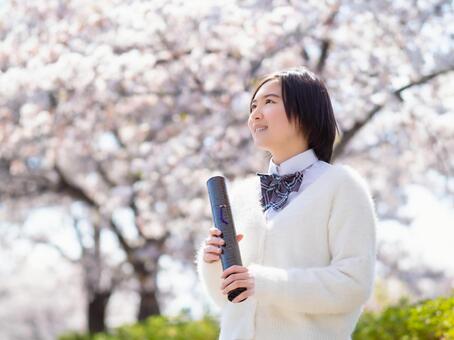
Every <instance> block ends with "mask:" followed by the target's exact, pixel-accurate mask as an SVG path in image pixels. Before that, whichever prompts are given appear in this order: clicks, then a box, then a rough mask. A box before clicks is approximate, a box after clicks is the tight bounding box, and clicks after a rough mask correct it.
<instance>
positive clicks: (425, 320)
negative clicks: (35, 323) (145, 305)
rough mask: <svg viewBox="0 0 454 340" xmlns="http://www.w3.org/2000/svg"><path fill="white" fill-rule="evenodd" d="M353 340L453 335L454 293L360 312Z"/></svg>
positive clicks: (123, 330)
mask: <svg viewBox="0 0 454 340" xmlns="http://www.w3.org/2000/svg"><path fill="white" fill-rule="evenodd" d="M218 335H219V324H218V321H217V320H216V319H215V318H214V317H212V316H210V315H206V316H205V317H204V318H203V319H201V320H191V319H189V317H188V316H186V315H182V314H180V315H179V316H177V317H173V318H170V317H166V316H152V317H150V318H148V319H147V320H145V321H144V322H143V323H137V324H133V325H127V326H122V327H119V328H117V329H115V330H113V331H112V332H110V333H98V334H95V335H94V336H91V337H90V336H89V335H86V334H85V335H84V334H77V333H71V334H66V335H63V336H61V337H60V340H142V339H147V340H155V339H156V340H158V339H159V340H162V339H172V340H180V339H182V340H183V339H193V340H198V339H201V340H202V339H203V340H209V339H217V337H218ZM352 338H353V340H359V339H360V340H419V339H424V340H432V339H433V340H435V339H443V340H450V339H454V295H453V296H451V297H439V298H436V299H432V300H423V301H419V302H417V303H414V304H411V303H410V302H409V300H408V299H407V298H402V299H400V300H399V302H398V304H396V305H394V306H391V307H388V308H386V309H385V310H383V311H382V312H379V313H373V312H366V313H364V314H363V315H362V316H361V318H360V320H359V322H358V325H357V327H356V330H355V332H354V334H353V337H352Z"/></svg>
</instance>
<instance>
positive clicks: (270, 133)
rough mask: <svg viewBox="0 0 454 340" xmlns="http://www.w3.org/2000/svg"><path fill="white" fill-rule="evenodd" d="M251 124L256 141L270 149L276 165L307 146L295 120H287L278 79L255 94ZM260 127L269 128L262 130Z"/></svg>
mask: <svg viewBox="0 0 454 340" xmlns="http://www.w3.org/2000/svg"><path fill="white" fill-rule="evenodd" d="M248 127H249V130H250V131H251V134H252V137H253V139H254V144H255V145H256V146H257V147H258V148H261V149H264V150H267V151H269V152H271V154H272V155H273V161H274V162H275V163H277V164H280V163H281V162H283V161H284V160H286V159H288V158H290V157H291V156H293V155H295V154H297V153H299V152H302V151H304V150H305V149H307V145H306V144H305V139H304V138H303V137H302V134H301V132H300V131H299V129H298V128H297V125H296V123H295V122H292V123H290V122H289V120H288V119H287V115H286V114H285V108H284V102H283V100H282V91H281V83H280V81H279V80H278V79H275V80H270V81H268V82H266V83H265V84H263V85H262V86H261V87H260V89H259V90H258V91H257V93H256V94H255V97H254V99H253V101H252V104H251V112H250V115H249V119H248ZM259 127H266V128H265V130H261V129H258V128H259ZM257 129H258V130H257Z"/></svg>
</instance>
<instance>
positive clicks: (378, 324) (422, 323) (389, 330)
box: [353, 295, 454, 340]
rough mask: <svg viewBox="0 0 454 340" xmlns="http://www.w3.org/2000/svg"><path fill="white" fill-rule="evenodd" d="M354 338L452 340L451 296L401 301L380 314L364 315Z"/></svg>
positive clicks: (453, 315) (453, 307) (453, 305)
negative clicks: (413, 302)
mask: <svg viewBox="0 0 454 340" xmlns="http://www.w3.org/2000/svg"><path fill="white" fill-rule="evenodd" d="M353 339H361V340H374V339H380V340H398V339H399V340H417V339H424V340H431V339H444V340H448V339H454V295H453V296H451V297H448V298H446V297H439V298H436V299H433V300H423V301H420V302H418V303H415V304H410V303H409V301H408V299H407V298H402V299H401V300H400V301H399V303H398V304H397V305H395V306H391V307H388V308H386V309H385V310H384V311H382V312H381V313H378V314H374V313H372V312H367V313H364V314H363V315H362V316H361V318H360V320H359V322H358V325H357V327H356V330H355V332H354V334H353Z"/></svg>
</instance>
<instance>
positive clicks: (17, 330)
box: [0, 0, 454, 339]
mask: <svg viewBox="0 0 454 340" xmlns="http://www.w3.org/2000/svg"><path fill="white" fill-rule="evenodd" d="M453 22H454V5H453V2H452V1H436V0H427V1H419V0H418V1H417V0H413V1H403V0H398V1H378V0H377V1H340V0H339V1H334V0H333V1H320V0H313V1H290V0H288V1H278V0H275V1H271V0H269V1H268V0H263V1H260V0H255V1H252V0H251V1H246V0H245V1H240V0H237V1H174V0H171V1H169V0H167V1H138V0H137V1H136V0H129V1H118V0H97V1H91V0H90V1H89V0H77V1H76V0H74V1H70V0H66V1H65V0H42V1H32V0H30V1H26V0H22V1H12V0H0V306H1V308H0V338H1V339H56V338H58V336H59V335H60V334H63V333H65V332H68V331H78V332H87V331H89V330H90V331H92V332H95V331H101V330H105V329H112V328H114V327H118V326H120V325H124V324H131V323H134V322H136V321H138V320H144V319H146V318H147V317H149V316H152V315H169V316H171V315H177V314H178V313H181V312H182V311H183V312H184V313H186V314H187V315H190V316H191V317H192V318H194V319H198V318H201V317H202V316H203V315H206V314H211V315H215V316H216V315H218V314H217V313H218V312H219V311H217V310H216V309H215V308H214V306H213V305H211V304H210V302H209V301H208V300H207V297H206V296H205V295H204V294H203V292H202V290H201V287H200V284H199V283H198V281H197V277H196V272H195V264H194V256H195V250H196V249H197V247H198V246H199V244H200V243H201V242H202V240H203V239H204V238H206V237H207V235H208V229H209V227H211V226H212V220H211V212H210V207H209V201H208V196H207V192H206V180H207V179H208V178H209V177H211V176H213V175H215V174H218V173H222V174H224V175H225V176H226V177H227V178H228V179H230V180H241V179H242V178H244V177H246V176H251V175H254V174H255V172H256V171H263V170H266V169H267V167H268V160H269V157H268V155H267V154H266V153H265V152H264V151H261V150H259V149H257V148H255V146H254V144H253V140H252V137H251V136H250V134H249V130H248V128H247V118H248V114H249V112H248V101H249V100H250V95H251V90H252V87H253V85H254V83H255V81H257V79H258V78H259V77H260V76H262V75H264V74H265V73H267V72H270V71H276V70H279V69H282V68H286V67H293V66H298V65H305V66H307V67H309V68H310V69H311V70H313V71H314V72H316V73H318V74H319V75H320V76H321V77H322V78H323V79H324V81H325V82H326V84H327V87H328V89H329V92H330V95H331V99H332V102H333V106H334V111H335V114H336V117H337V120H338V123H339V126H340V128H341V131H342V134H341V135H340V136H339V138H338V140H336V145H335V152H334V159H333V162H334V163H344V164H348V165H350V166H352V167H354V168H355V169H357V170H358V172H360V173H361V174H362V175H363V176H364V177H365V178H366V179H367V181H368V184H369V186H370V189H371V192H372V195H373V198H374V201H375V203H376V209H377V214H378V217H379V219H380V221H379V225H378V229H377V238H378V239H377V242H378V254H377V257H378V262H379V263H378V266H377V280H376V284H375V288H374V293H373V297H372V298H371V299H370V301H369V302H368V304H367V305H366V310H370V311H378V310H382V309H383V308H385V307H386V306H389V305H392V304H393V303H396V301H397V300H398V299H399V298H401V297H402V296H406V297H408V298H409V299H411V301H419V300H421V299H427V298H435V297H439V296H450V295H452V294H453V289H454V261H453V259H454V248H453V244H454V209H453V207H454V159H453V156H452V155H453V152H454V87H453V83H454V60H453V57H452V56H453V55H454V25H453Z"/></svg>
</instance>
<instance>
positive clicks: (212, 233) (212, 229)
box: [210, 227, 222, 236]
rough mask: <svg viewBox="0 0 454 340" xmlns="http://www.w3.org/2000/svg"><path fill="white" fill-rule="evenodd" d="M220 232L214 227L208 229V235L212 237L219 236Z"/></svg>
mask: <svg viewBox="0 0 454 340" xmlns="http://www.w3.org/2000/svg"><path fill="white" fill-rule="evenodd" d="M221 234H222V232H221V231H220V230H219V229H218V228H216V227H211V228H210V235H212V236H221Z"/></svg>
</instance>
